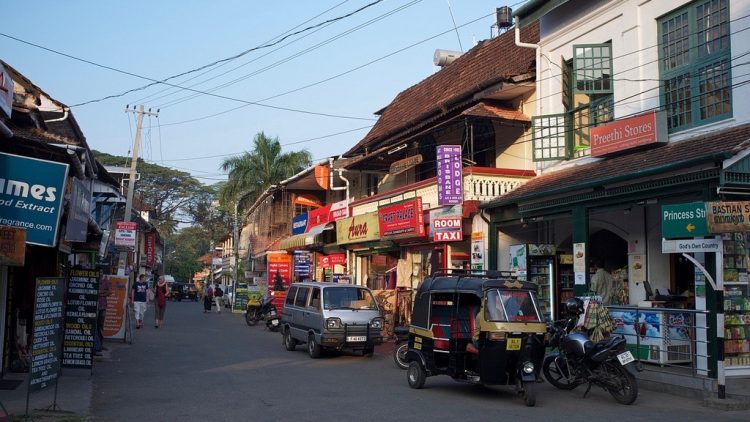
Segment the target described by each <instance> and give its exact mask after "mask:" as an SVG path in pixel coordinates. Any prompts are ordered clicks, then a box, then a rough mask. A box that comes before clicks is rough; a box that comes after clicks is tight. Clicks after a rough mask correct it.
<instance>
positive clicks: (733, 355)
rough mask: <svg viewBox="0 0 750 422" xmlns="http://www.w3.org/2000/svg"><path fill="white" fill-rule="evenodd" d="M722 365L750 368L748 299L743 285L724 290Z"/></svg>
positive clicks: (749, 301) (749, 307) (728, 285)
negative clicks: (723, 356)
mask: <svg viewBox="0 0 750 422" xmlns="http://www.w3.org/2000/svg"><path fill="white" fill-rule="evenodd" d="M724 312H725V316H724V355H725V358H724V363H725V365H727V366H728V367H734V366H746V367H750V299H749V298H748V286H747V284H745V283H727V284H726V285H725V288H724Z"/></svg>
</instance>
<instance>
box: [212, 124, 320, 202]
mask: <svg viewBox="0 0 750 422" xmlns="http://www.w3.org/2000/svg"><path fill="white" fill-rule="evenodd" d="M311 164H312V157H311V156H310V153H309V152H308V151H307V150H302V151H293V152H287V153H282V152H281V143H280V142H279V138H278V137H276V138H268V137H267V136H266V134H265V133H263V132H260V133H257V134H256V135H255V137H254V138H253V151H251V152H245V153H244V154H242V155H239V156H235V157H230V158H227V159H225V160H224V161H223V162H222V163H221V169H222V170H224V171H228V172H229V179H228V180H227V183H226V184H225V185H224V186H222V187H221V190H220V199H221V201H222V202H224V203H232V202H234V201H235V200H237V199H240V198H239V196H240V195H242V196H243V199H244V200H245V201H254V200H255V199H257V198H258V196H260V194H261V193H263V191H265V190H266V188H268V187H269V186H271V185H273V184H276V183H278V182H280V181H282V180H284V179H287V178H289V177H291V176H293V175H294V174H296V173H298V172H300V171H302V170H303V169H304V168H306V167H309V166H310V165H311ZM243 202H244V201H243ZM246 203H247V202H246Z"/></svg>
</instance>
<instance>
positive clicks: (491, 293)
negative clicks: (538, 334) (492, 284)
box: [485, 289, 541, 322]
mask: <svg viewBox="0 0 750 422" xmlns="http://www.w3.org/2000/svg"><path fill="white" fill-rule="evenodd" d="M485 297H486V298H487V301H486V305H485V318H487V320H488V321H496V322H515V321H524V322H541V319H540V317H539V310H538V309H537V307H536V301H535V300H534V297H533V295H532V294H531V292H529V291H527V290H500V289H492V290H488V291H487V293H486V294H485Z"/></svg>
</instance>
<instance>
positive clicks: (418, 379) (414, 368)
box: [406, 361, 427, 390]
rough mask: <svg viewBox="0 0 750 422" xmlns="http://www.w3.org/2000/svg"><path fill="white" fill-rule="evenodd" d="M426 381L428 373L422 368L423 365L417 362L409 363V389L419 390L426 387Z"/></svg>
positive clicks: (407, 374) (407, 373)
mask: <svg viewBox="0 0 750 422" xmlns="http://www.w3.org/2000/svg"><path fill="white" fill-rule="evenodd" d="M426 379H427V372H426V371H425V369H424V368H423V367H422V364H421V363H419V362H417V361H411V362H409V369H408V370H407V371H406V380H407V381H408V382H409V387H411V388H414V389H417V390H418V389H420V388H422V387H424V382H425V380H426Z"/></svg>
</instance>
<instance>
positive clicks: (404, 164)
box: [388, 154, 422, 176]
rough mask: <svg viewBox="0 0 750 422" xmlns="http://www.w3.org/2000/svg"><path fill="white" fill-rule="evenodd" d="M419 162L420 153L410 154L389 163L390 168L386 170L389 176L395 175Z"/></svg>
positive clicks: (420, 159) (420, 161) (420, 160)
mask: <svg viewBox="0 0 750 422" xmlns="http://www.w3.org/2000/svg"><path fill="white" fill-rule="evenodd" d="M421 163H422V154H417V155H412V156H411V157H406V158H404V159H403V160H398V161H394V162H393V164H391V168H390V169H389V170H388V173H389V174H390V175H391V176H395V175H397V174H401V173H403V172H405V171H407V170H409V169H410V168H412V167H415V166H417V165H419V164H421Z"/></svg>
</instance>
